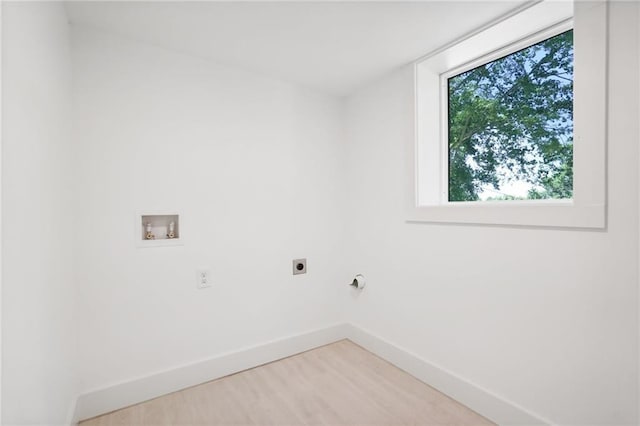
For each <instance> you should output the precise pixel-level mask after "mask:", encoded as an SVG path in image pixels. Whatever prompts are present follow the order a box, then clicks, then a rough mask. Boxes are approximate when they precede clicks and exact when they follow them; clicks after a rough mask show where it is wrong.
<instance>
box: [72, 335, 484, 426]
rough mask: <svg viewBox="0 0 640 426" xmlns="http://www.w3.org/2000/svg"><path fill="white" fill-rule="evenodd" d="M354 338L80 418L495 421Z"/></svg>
mask: <svg viewBox="0 0 640 426" xmlns="http://www.w3.org/2000/svg"><path fill="white" fill-rule="evenodd" d="M492 424H493V423H491V422H490V421H489V420H487V419H485V418H484V417H482V416H480V415H479V414H477V413H475V412H473V411H472V410H470V409H469V408H467V407H465V406H463V405H461V404H459V403H458V402H456V401H454V400H452V399H451V398H449V397H447V396H446V395H444V394H442V393H440V392H438V391H437V390H435V389H434V388H432V387H430V386H428V385H426V384H424V383H423V382H421V381H419V380H417V379H416V378H414V377H413V376H411V375H409V374H407V373H406V372H404V371H402V370H400V369H398V368H396V367H394V366H393V365H391V364H389V363H388V362H386V361H384V360H383V359H381V358H379V357H377V356H375V355H373V354H371V353H370V352H368V351H366V350H364V349H363V348H361V347H360V346H358V345H356V344H354V343H353V342H351V341H348V340H342V341H340V342H336V343H332V344H330V345H327V346H323V347H321V348H317V349H314V350H311V351H308V352H304V353H302V354H298V355H295V356H292V357H289V358H285V359H282V360H279V361H276V362H272V363H270V364H266V365H263V366H260V367H256V368H253V369H250V370H246V371H242V372H240V373H237V374H233V375H231V376H227V377H223V378H221V379H217V380H213V381H211V382H208V383H204V384H201V385H198V386H194V387H192V388H188V389H185V390H182V391H179V392H175V393H172V394H169V395H165V396H163V397H160V398H156V399H153V400H151V401H147V402H144V403H141V404H137V405H134V406H131V407H128V408H124V409H122V410H119V411H115V412H113V413H109V414H105V415H103V416H100V417H96V418H93V419H89V420H86V421H84V422H81V423H80V425H81V426H125V425H126V426H163V425H174V426H178V425H183V426H195V425H237V426H240V425H242V426H249V425H265V426H266V425H314V426H316V425H317V426H319V425H331V426H338V425H345V426H346V425H380V426H382V425H469V426H471V425H473V426H479V425H492Z"/></svg>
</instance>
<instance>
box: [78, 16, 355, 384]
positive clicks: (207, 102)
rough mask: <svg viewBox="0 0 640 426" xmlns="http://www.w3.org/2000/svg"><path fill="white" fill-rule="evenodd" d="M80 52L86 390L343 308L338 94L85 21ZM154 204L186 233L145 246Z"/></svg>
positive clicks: (326, 320)
mask: <svg viewBox="0 0 640 426" xmlns="http://www.w3.org/2000/svg"><path fill="white" fill-rule="evenodd" d="M72 51H73V71H74V88H73V96H74V118H75V120H76V124H75V127H74V133H75V141H76V144H77V151H76V154H77V158H79V159H81V161H80V163H81V164H80V168H79V175H78V176H79V179H78V181H79V183H78V186H77V190H78V193H79V194H81V196H82V205H81V206H80V208H79V211H78V213H79V214H78V221H77V223H76V225H77V226H78V227H79V229H80V230H81V232H79V236H78V247H81V248H82V249H81V250H79V252H78V262H77V270H78V286H79V291H80V302H81V303H80V304H81V310H80V313H79V315H80V316H81V318H82V328H81V334H80V336H81V341H82V345H81V357H82V374H81V376H82V379H83V380H82V391H87V390H92V389H97V388H101V387H104V386H108V385H111V384H114V383H117V382H121V381H127V380H131V379H135V378H138V377H141V376H144V375H147V374H151V373H156V372H158V371H162V370H166V369H171V368H175V367H177V366H181V365H184V364H187V363H191V362H195V361H199V360H203V359H207V358H209V357H214V356H216V355H219V354H221V353H225V352H228V351H233V350H238V349H241V348H244V347H248V346H252V345H256V344H261V343H265V342H267V341H270V340H272V339H277V338H283V337H286V336H288V335H292V334H296V333H300V332H305V331H309V330H312V329H315V328H320V327H325V326H327V325H331V324H334V323H336V322H339V321H340V320H341V313H342V312H343V309H342V305H341V303H340V300H343V301H344V300H345V298H344V297H342V298H341V297H340V295H341V294H342V293H344V294H347V291H346V285H343V284H345V282H346V281H347V278H348V277H345V276H343V274H341V268H340V266H339V265H340V262H341V247H342V244H341V242H340V241H341V236H342V234H343V232H342V227H343V226H344V221H343V220H342V219H341V218H342V217H343V215H344V211H343V207H342V206H343V204H344V203H343V201H344V199H343V193H344V192H343V187H342V185H343V179H342V176H343V170H344V168H343V167H341V164H342V163H343V161H344V144H343V143H342V121H341V120H342V112H343V111H342V108H341V106H342V105H341V104H340V102H339V101H338V100H336V99H333V98H330V97H327V96H324V95H319V94H316V93H313V92H308V91H305V90H302V89H298V88H296V87H294V86H291V85H289V84H285V83H282V82H278V81H274V80H269V79H266V78H262V77H259V76H256V75H253V74H249V73H243V72H239V71H236V70H232V69H227V68H223V67H218V66H216V65H214V64H213V63H211V62H208V61H205V60H199V59H196V58H195V57H190V56H187V55H182V54H177V53H173V52H171V51H168V50H163V49H160V48H155V47H153V46H151V45H145V44H138V43H136V42H133V41H130V40H128V39H124V38H119V37H116V36H111V35H108V34H106V33H101V32H96V31H93V30H90V29H86V28H74V29H73V31H72ZM141 210H152V211H153V210H160V211H163V210H165V211H166V210H168V211H175V212H177V213H179V214H180V232H181V237H183V238H184V240H185V242H184V245H183V246H181V247H161V248H137V247H136V241H135V240H134V239H135V238H136V237H139V236H138V235H136V233H135V226H134V221H135V219H134V215H135V212H136V211H141ZM336 236H337V238H336ZM302 257H306V258H307V259H308V261H307V267H308V273H307V274H306V275H297V276H293V275H292V263H291V262H292V260H293V259H295V258H302ZM199 267H209V268H210V270H211V276H212V280H213V286H212V287H211V288H208V289H204V290H198V289H196V269H197V268H199Z"/></svg>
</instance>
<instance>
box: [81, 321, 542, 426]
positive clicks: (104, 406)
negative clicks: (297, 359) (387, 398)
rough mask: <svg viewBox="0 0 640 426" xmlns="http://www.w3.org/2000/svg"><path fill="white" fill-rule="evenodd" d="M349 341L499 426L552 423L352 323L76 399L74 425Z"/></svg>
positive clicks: (274, 342)
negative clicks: (277, 361) (296, 355)
mask: <svg viewBox="0 0 640 426" xmlns="http://www.w3.org/2000/svg"><path fill="white" fill-rule="evenodd" d="M342 339H349V340H351V341H353V342H354V343H356V344H358V345H360V346H362V347H363V348H365V349H367V350H368V351H370V352H372V353H374V354H375V355H377V356H379V357H380V358H383V359H384V360H386V361H388V362H390V363H391V364H393V365H395V366H396V367H398V368H400V369H402V370H404V371H406V372H407V373H409V374H411V375H412V376H414V377H416V378H417V379H419V380H421V381H423V382H425V383H427V384H428V385H430V386H432V387H434V388H435V389H438V390H439V391H440V392H442V393H444V394H446V395H448V396H450V397H451V398H453V399H455V400H457V401H459V402H460V403H462V404H464V405H466V406H467V407H469V408H471V409H472V410H474V411H476V412H477V413H479V414H481V415H483V416H485V417H486V418H488V419H489V420H492V421H494V422H496V423H498V424H500V425H551V424H552V422H550V421H549V420H546V419H544V418H543V417H541V416H538V415H536V414H533V413H531V412H529V411H527V410H526V409H524V408H522V407H520V406H518V405H517V404H514V403H512V402H510V401H507V400H506V399H504V398H502V397H500V396H498V395H495V394H494V393H492V392H490V391H488V390H486V389H483V388H482V387H480V386H478V385H476V384H474V383H471V382H469V381H468V380H465V379H464V378H462V377H459V376H457V375H456V374H454V373H452V372H450V371H447V370H446V369H444V368H442V367H439V366H437V365H435V364H433V363H431V362H429V361H426V360H424V359H422V358H420V357H418V356H417V355H414V354H412V353H411V352H409V351H407V350H405V349H402V348H400V347H398V346H397V345H394V344H393V343H390V342H388V341H387V340H384V339H382V338H381V337H378V336H376V335H374V334H372V333H370V332H368V331H366V330H364V329H363V328H360V327H358V326H355V325H351V324H346V323H345V324H337V325H334V326H330V327H327V328H323V329H319V330H314V331H311V332H308V333H303V334H298V335H295V336H290V337H286V338H282V339H278V340H274V341H271V342H268V343H265V344H262V345H257V346H252V347H248V348H245V349H241V350H238V351H234V352H229V353H226V354H222V355H219V356H216V357H214V358H210V359H207V360H204V361H200V362H196V363H193V364H189V365H185V366H181V367H177V368H174V369H171V370H167V371H162V372H159V373H156V374H152V375H149V376H145V377H141V378H138V379H134V380H130V381H127V382H123V383H118V384H115V385H113V386H108V387H105V388H101V389H96V390H93V391H90V392H86V393H84V394H82V395H80V396H79V397H78V400H77V403H76V406H75V415H74V416H73V420H72V421H71V422H70V424H72V425H73V424H75V423H77V422H78V421H79V420H84V419H88V418H91V417H95V416H99V415H101V414H105V413H108V412H111V411H114V410H118V409H121V408H124V407H128V406H130V405H134V404H138V403H140V402H144V401H148V400H150V399H153V398H157V397H159V396H162V395H166V394H168V393H171V392H176V391H179V390H181V389H185V388H188V387H190V386H195V385H199V384H201V383H205V382H208V381H210V380H214V379H217V378H220V377H224V376H228V375H229V374H233V373H237V372H239V371H242V370H247V369H249V368H253V367H257V366H259V365H262V364H266V363H268V362H272V361H276V360H278V359H282V358H286V357H288V356H291V355H295V354H298V353H300V352H304V351H307V350H310V349H313V348H316V347H319V346H323V345H326V344H329V343H333V342H337V341H338V340H342Z"/></svg>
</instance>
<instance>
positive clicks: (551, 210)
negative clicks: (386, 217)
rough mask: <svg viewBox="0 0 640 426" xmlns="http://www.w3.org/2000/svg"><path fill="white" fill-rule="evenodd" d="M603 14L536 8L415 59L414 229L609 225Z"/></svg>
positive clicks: (592, 9) (595, 5)
mask: <svg viewBox="0 0 640 426" xmlns="http://www.w3.org/2000/svg"><path fill="white" fill-rule="evenodd" d="M606 7H607V4H606V2H576V3H575V4H572V3H570V2H554V1H543V2H539V3H536V4H534V5H528V6H525V7H524V8H522V9H521V10H519V11H517V12H514V13H513V14H511V15H510V16H508V17H504V18H502V19H501V20H499V21H498V22H496V23H494V24H493V25H491V26H487V27H486V28H484V29H482V30H480V31H477V32H475V33H473V34H471V35H469V36H468V37H466V38H464V39H463V40H461V41H459V42H457V43H454V44H452V45H451V46H447V47H446V48H443V49H440V50H438V51H437V52H435V53H434V54H430V55H428V56H427V57H425V58H424V59H423V60H420V61H418V62H416V65H415V75H416V140H415V141H414V142H413V144H412V146H411V148H410V150H409V152H410V153H412V157H411V161H410V163H408V164H409V165H410V171H411V173H410V179H411V180H410V185H409V188H410V192H409V196H408V200H409V203H408V219H409V221H427V222H453V223H476V224H498V225H520V226H552V227H580V228H602V227H604V226H605V204H604V202H605V158H606V155H605V154H606V134H605V129H606V125H605V124H606V123H605V120H606V44H607V31H606V16H607V15H606ZM574 9H575V10H574Z"/></svg>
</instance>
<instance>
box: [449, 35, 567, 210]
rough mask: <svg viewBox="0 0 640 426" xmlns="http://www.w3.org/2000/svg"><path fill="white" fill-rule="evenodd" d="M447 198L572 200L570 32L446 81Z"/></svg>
mask: <svg viewBox="0 0 640 426" xmlns="http://www.w3.org/2000/svg"><path fill="white" fill-rule="evenodd" d="M448 95H449V105H448V107H449V111H448V113H449V119H448V134H449V141H448V143H449V201H479V200H511V199H566V198H572V196H573V31H572V30H569V31H566V32H564V33H561V34H559V35H557V36H554V37H551V38H549V39H547V40H544V41H542V42H539V43H536V44H534V45H532V46H530V47H527V48H525V49H522V50H519V51H517V52H514V53H512V54H510V55H507V56H505V57H503V58H500V59H497V60H495V61H492V62H489V63H487V64H485V65H482V66H480V67H477V68H474V69H471V70H469V71H466V72H463V73H461V74H458V75H456V76H454V77H451V78H449V79H448Z"/></svg>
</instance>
